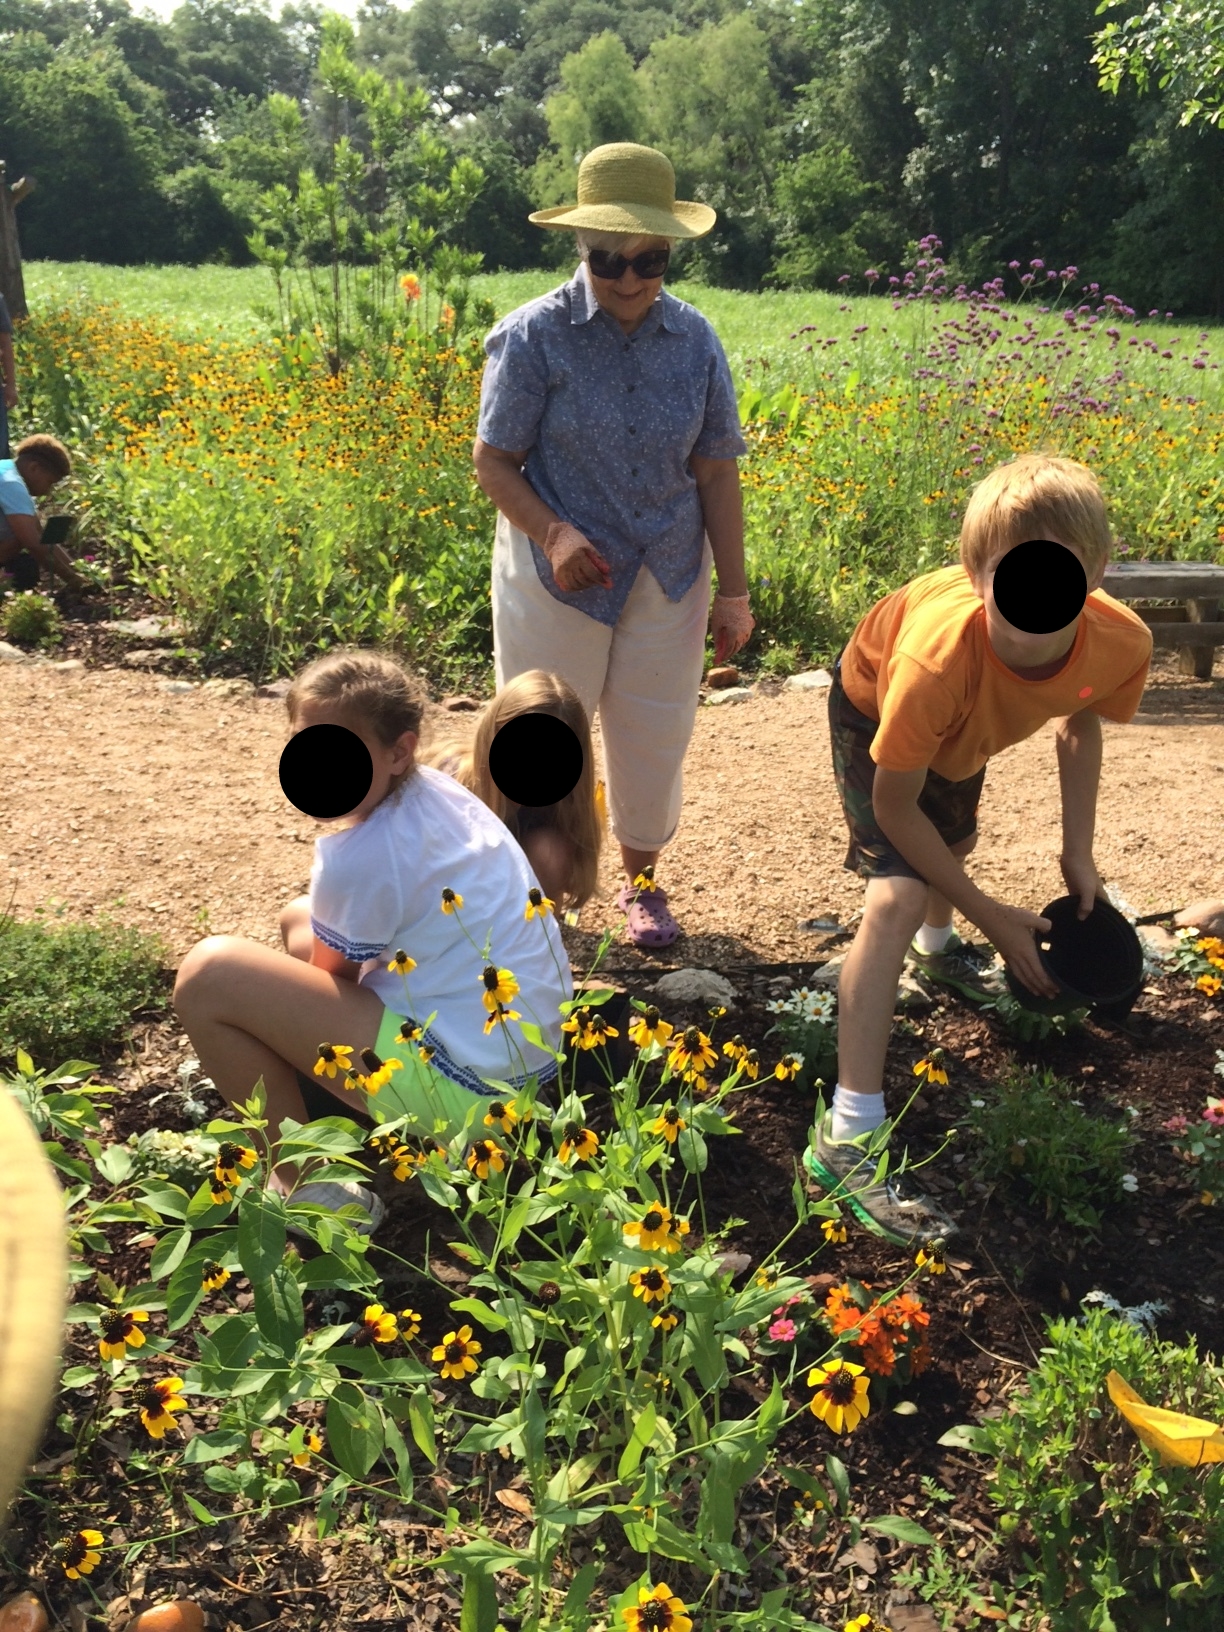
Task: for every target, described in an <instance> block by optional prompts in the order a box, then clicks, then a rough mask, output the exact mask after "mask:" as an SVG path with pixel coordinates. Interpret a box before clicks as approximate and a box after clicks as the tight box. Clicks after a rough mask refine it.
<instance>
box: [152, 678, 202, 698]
mask: <svg viewBox="0 0 1224 1632" xmlns="http://www.w3.org/2000/svg"><path fill="white" fill-rule="evenodd" d="M158 689H159V690H161V691H168V692H169V693H170V695H171V696H172V697H182V696H184V695H185V694H186V693H187V692H189V691H196V690H197V689H198V688H197V687H196V685H195V684H194V683H193V682H192V681H190V680H163V681H162V683H161V686H160V687H159V688H158Z"/></svg>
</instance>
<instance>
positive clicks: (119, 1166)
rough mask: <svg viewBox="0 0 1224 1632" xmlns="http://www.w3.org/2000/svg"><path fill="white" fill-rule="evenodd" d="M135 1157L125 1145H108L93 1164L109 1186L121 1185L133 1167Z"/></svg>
mask: <svg viewBox="0 0 1224 1632" xmlns="http://www.w3.org/2000/svg"><path fill="white" fill-rule="evenodd" d="M135 1160H136V1159H135V1156H134V1155H133V1153H132V1152H131V1151H130V1150H129V1149H128V1147H127V1146H126V1145H108V1146H107V1148H106V1149H105V1150H104V1151H103V1152H102V1154H101V1155H100V1156H99V1157H98V1158H97V1160H96V1161H95V1162H94V1166H95V1167H96V1168H97V1170H98V1172H99V1173H101V1175H102V1177H103V1178H104V1179H106V1180H107V1181H108V1182H109V1183H111V1184H122V1183H123V1181H124V1179H126V1178H127V1177H128V1175H129V1174H130V1173H131V1171H132V1168H133V1166H134V1165H135Z"/></svg>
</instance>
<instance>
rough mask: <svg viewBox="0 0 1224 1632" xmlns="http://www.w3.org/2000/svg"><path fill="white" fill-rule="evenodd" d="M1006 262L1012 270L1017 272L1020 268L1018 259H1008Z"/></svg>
mask: <svg viewBox="0 0 1224 1632" xmlns="http://www.w3.org/2000/svg"><path fill="white" fill-rule="evenodd" d="M1007 264H1008V266H1009V267H1011V269H1012V271H1013V272H1019V270H1020V262H1019V261H1008V263H1007Z"/></svg>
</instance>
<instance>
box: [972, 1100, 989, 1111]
mask: <svg viewBox="0 0 1224 1632" xmlns="http://www.w3.org/2000/svg"><path fill="white" fill-rule="evenodd" d="M969 1103H970V1105H972V1106H973V1108H974V1110H975V1111H980V1110H981V1109H982V1107H983V1105H985V1103H986V1101H985V1100H984V1099H971V1100H970V1101H969Z"/></svg>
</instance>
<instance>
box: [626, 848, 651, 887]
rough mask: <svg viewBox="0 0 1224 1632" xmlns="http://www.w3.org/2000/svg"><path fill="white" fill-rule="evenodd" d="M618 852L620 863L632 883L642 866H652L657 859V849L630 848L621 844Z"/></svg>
mask: <svg viewBox="0 0 1224 1632" xmlns="http://www.w3.org/2000/svg"><path fill="white" fill-rule="evenodd" d="M620 853H621V865H622V866H623V867H624V869H625V874H626V876H627V877H628V879H629V882H630V884H632V883H633V881H634V879H635V878H636V877H637V876H638V874H639V873H640V872H641V871H642V869H643V867H653V866H654V864H655V862H656V861H658V859H659V852H658V851H657V850H631V849H630V848H629V846H628V845H627V844H622V845H621V847H620Z"/></svg>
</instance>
